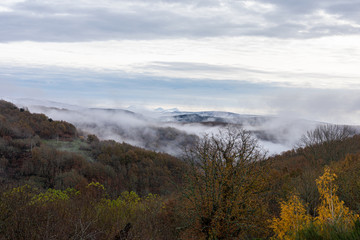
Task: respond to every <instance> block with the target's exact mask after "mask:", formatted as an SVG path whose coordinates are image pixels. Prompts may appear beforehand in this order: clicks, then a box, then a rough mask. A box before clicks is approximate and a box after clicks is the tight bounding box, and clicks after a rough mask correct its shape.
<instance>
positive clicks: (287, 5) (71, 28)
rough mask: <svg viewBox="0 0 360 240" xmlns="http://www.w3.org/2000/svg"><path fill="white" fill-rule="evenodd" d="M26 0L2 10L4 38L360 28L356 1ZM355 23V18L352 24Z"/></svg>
mask: <svg viewBox="0 0 360 240" xmlns="http://www.w3.org/2000/svg"><path fill="white" fill-rule="evenodd" d="M104 3H105V4H96V2H94V1H79V2H70V1H62V2H61V1H60V2H59V1H47V2H45V1H42V0H38V1H29V0H28V1H25V2H21V3H18V4H16V5H13V6H11V9H12V10H13V11H10V12H0V41H23V40H32V41H67V42H72V41H91V40H108V39H118V40H121V39H154V38H171V37H186V38H198V37H218V36H267V37H281V38H304V37H305V38H308V37H317V36H326V35H334V34H359V33H360V28H359V27H357V26H356V24H355V23H357V22H359V20H360V16H359V15H358V14H357V12H358V11H355V10H356V9H359V8H360V4H359V3H356V2H355V0H353V1H329V0H327V1H325V0H319V1H313V0H311V1H310V0H306V1H295V0H294V1H293V0H291V1H290V0H289V1H280V0H273V1H235V0H234V1H230V0H229V1H218V0H211V1H204V0H197V1H196V0H195V1H170V0H166V1H164V0H163V1H160V0H154V1H152V2H151V3H149V2H148V1H140V0H138V1H121V2H120V3H119V2H116V1H105V2H104ZM319 11H320V13H324V14H325V15H324V14H323V15H321V14H320V15H319V14H317V13H319ZM352 23H354V24H352Z"/></svg>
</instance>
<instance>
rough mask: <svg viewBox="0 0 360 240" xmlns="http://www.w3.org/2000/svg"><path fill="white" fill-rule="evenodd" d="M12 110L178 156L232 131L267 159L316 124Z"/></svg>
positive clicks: (200, 115) (56, 107)
mask: <svg viewBox="0 0 360 240" xmlns="http://www.w3.org/2000/svg"><path fill="white" fill-rule="evenodd" d="M12 101H13V102H14V103H15V104H17V106H18V107H26V108H28V109H29V110H30V111H31V112H34V113H44V114H45V115H47V116H49V117H50V118H52V119H53V120H64V121H67V122H70V123H72V124H74V125H75V126H76V127H77V128H78V129H79V130H81V131H82V133H83V134H84V135H87V134H95V135H97V136H98V137H99V138H100V139H103V140H110V139H111V140H115V141H118V142H126V143H129V144H132V145H135V146H138V147H142V148H145V149H149V150H153V151H158V152H166V153H169V154H172V155H175V156H180V155H181V154H182V153H183V152H184V149H185V148H186V147H189V146H191V145H192V144H194V142H195V141H196V140H197V139H198V138H199V137H202V136H203V135H205V134H213V133H214V134H216V133H217V132H218V131H219V130H220V129H223V128H226V127H228V126H237V127H241V128H244V129H246V130H248V131H250V132H251V133H252V134H253V135H254V136H255V137H256V138H257V139H258V141H259V144H260V145H261V146H262V147H263V149H264V151H266V152H268V154H269V155H273V154H280V153H281V152H283V151H287V150H290V149H292V148H294V147H295V146H296V145H297V143H298V142H299V140H300V138H301V136H302V135H303V134H305V133H306V132H307V131H311V130H313V129H315V128H316V126H318V125H321V124H325V123H320V122H316V121H310V120H304V119H296V118H291V117H281V116H261V115H246V114H237V113H232V112H223V111H200V112H187V111H180V110H179V109H170V110H166V109H162V108H158V109H155V110H144V109H141V108H135V107H131V108H129V109H131V110H128V109H111V108H86V107H82V106H76V105H69V104H63V103H59V102H51V101H40V100H35V99H13V100H12Z"/></svg>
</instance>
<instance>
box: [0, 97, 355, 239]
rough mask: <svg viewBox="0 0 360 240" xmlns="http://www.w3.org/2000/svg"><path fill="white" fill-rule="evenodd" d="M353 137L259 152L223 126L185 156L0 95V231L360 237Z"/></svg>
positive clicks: (32, 235) (324, 132)
mask: <svg viewBox="0 0 360 240" xmlns="http://www.w3.org/2000/svg"><path fill="white" fill-rule="evenodd" d="M359 175H360V136H359V135H356V134H355V133H354V132H353V130H352V129H351V128H349V127H346V126H334V125H322V126H319V127H318V128H317V129H315V130H314V131H312V132H308V133H306V134H304V136H303V138H302V139H300V141H299V146H298V147H297V148H296V149H294V150H291V151H288V152H285V153H283V154H281V155H277V156H272V157H267V156H266V155H265V154H264V153H263V152H262V151H261V148H260V147H259V146H258V145H257V141H256V139H255V138H254V137H253V136H252V134H251V133H249V132H247V131H245V130H243V129H241V128H236V127H228V128H226V129H224V130H223V131H220V132H219V134H215V135H208V136H204V137H203V138H201V139H199V140H198V141H197V143H195V144H192V147H190V148H188V149H187V150H185V151H184V153H183V156H182V157H181V158H175V157H173V156H171V155H168V154H165V153H158V152H155V151H148V150H144V149H141V148H138V147H134V146H131V145H129V144H126V143H117V142H115V141H100V140H99V139H98V138H97V136H95V135H87V136H84V134H83V133H82V132H81V131H79V130H77V129H76V128H75V127H74V126H73V125H72V124H70V123H67V122H63V121H53V120H52V119H49V118H48V117H47V116H45V115H43V114H33V113H30V112H29V111H28V110H27V109H21V108H18V107H16V106H15V105H13V104H12V103H9V102H6V101H0V183H1V186H0V239H360V221H359V214H360V178H359Z"/></svg>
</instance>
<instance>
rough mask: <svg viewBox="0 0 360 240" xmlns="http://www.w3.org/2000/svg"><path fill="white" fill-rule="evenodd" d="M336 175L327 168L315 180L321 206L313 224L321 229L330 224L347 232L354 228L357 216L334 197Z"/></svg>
mask: <svg viewBox="0 0 360 240" xmlns="http://www.w3.org/2000/svg"><path fill="white" fill-rule="evenodd" d="M335 179H336V174H335V173H331V172H330V168H329V167H325V172H324V174H323V175H322V176H320V177H319V178H318V179H317V180H316V184H317V187H318V190H319V193H320V198H321V205H320V206H319V208H318V214H319V215H318V217H316V220H315V223H316V225H319V226H320V227H321V228H323V226H325V225H327V224H330V225H336V226H338V227H341V228H342V229H343V230H349V229H351V228H352V227H353V226H354V222H355V220H356V219H358V218H359V215H357V214H353V213H352V212H351V211H350V209H349V208H348V207H346V206H345V205H344V202H343V201H340V199H339V197H338V196H337V195H336V191H337V188H338V187H337V185H335V183H334V181H335Z"/></svg>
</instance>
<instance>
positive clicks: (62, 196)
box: [31, 188, 80, 204]
mask: <svg viewBox="0 0 360 240" xmlns="http://www.w3.org/2000/svg"><path fill="white" fill-rule="evenodd" d="M79 194H80V192H79V191H77V190H75V189H74V188H67V189H66V190H64V191H62V190H57V189H52V188H49V189H48V190H46V192H45V193H40V194H37V195H35V196H34V197H33V198H32V201H31V204H35V203H43V204H45V203H49V202H55V201H66V200H69V199H70V197H73V196H77V195H79Z"/></svg>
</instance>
